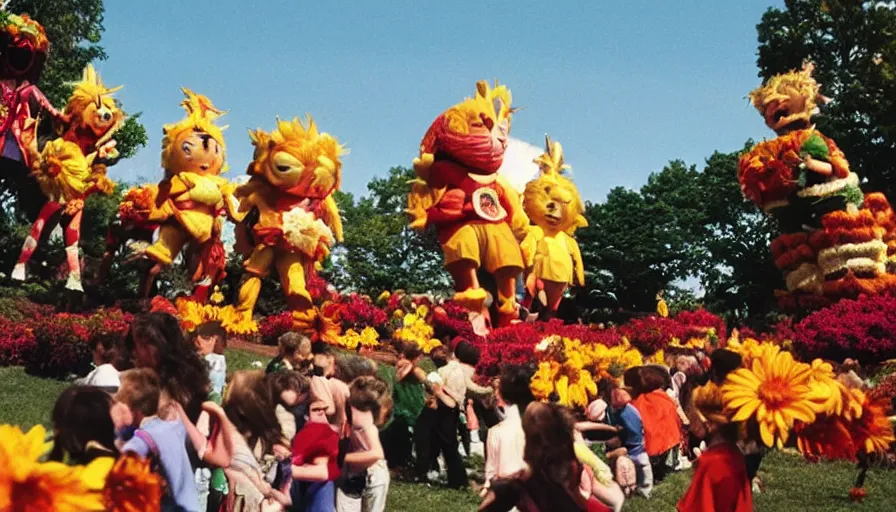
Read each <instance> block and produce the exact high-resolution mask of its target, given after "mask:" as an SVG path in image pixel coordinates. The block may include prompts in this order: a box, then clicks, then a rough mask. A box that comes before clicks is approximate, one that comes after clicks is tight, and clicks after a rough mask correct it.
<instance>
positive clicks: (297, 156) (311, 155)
mask: <svg viewBox="0 0 896 512" xmlns="http://www.w3.org/2000/svg"><path fill="white" fill-rule="evenodd" d="M249 136H250V138H251V139H252V144H253V145H254V146H255V155H254V159H253V161H252V163H251V164H249V170H248V172H249V174H250V175H254V176H259V177H262V178H264V179H265V180H266V181H267V182H268V183H270V184H271V185H273V186H274V187H276V188H278V189H281V190H283V191H285V192H287V193H288V194H291V195H294V196H297V197H308V198H316V199H323V198H325V197H327V196H329V195H330V194H332V193H333V191H334V190H336V189H337V188H338V187H339V184H340V182H341V180H342V162H341V160H340V157H341V156H342V155H343V154H344V152H345V151H344V149H343V148H342V146H340V145H339V143H338V142H337V141H336V139H335V138H334V137H332V136H331V135H329V134H327V133H319V132H318V130H317V126H316V125H315V124H314V121H313V120H312V119H311V118H310V117H309V118H308V122H307V127H306V126H304V125H303V124H302V122H301V121H300V120H299V119H298V118H296V119H293V120H292V121H280V120H278V121H277V129H276V130H274V131H273V132H272V133H266V132H264V131H262V130H256V131H250V132H249Z"/></svg>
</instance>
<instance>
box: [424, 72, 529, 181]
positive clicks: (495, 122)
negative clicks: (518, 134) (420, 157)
mask: <svg viewBox="0 0 896 512" xmlns="http://www.w3.org/2000/svg"><path fill="white" fill-rule="evenodd" d="M510 104H511V96H510V91H509V90H508V89H507V87H505V86H503V85H497V84H496V86H495V88H494V89H492V88H491V87H489V85H488V83H486V82H479V83H478V84H476V95H475V96H474V97H472V98H467V99H465V100H464V101H463V102H461V103H459V104H457V105H455V106H453V107H451V108H449V109H448V110H446V111H445V112H444V113H443V114H442V115H440V116H439V117H438V118H436V120H435V122H433V124H432V126H430V128H429V131H428V132H427V133H426V135H425V136H424V138H423V142H422V144H421V150H422V153H431V154H433V155H435V156H436V158H437V159H438V158H445V157H447V158H449V159H451V160H454V161H456V162H458V163H460V164H462V165H463V166H465V167H467V168H468V171H469V173H470V175H471V177H473V178H474V179H476V176H477V175H478V176H482V175H486V176H490V175H494V174H495V173H497V171H498V168H500V167H501V163H502V162H503V160H504V150H505V149H506V148H507V137H508V136H509V134H510V116H511V115H512V114H513V109H511V107H510Z"/></svg>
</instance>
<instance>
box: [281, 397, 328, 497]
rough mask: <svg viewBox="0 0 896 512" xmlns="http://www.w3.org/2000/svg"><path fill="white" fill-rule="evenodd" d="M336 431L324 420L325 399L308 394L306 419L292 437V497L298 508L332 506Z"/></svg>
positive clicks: (325, 414)
mask: <svg viewBox="0 0 896 512" xmlns="http://www.w3.org/2000/svg"><path fill="white" fill-rule="evenodd" d="M338 456H339V434H337V433H336V431H334V430H333V429H332V428H331V427H330V423H329V421H327V403H326V401H324V400H323V399H321V398H318V397H313V398H311V403H310V405H309V407H308V421H307V422H306V423H305V426H304V427H302V430H300V431H299V432H298V433H297V434H296V437H295V439H293V441H292V479H293V482H292V500H293V503H297V504H299V506H300V508H301V509H302V510H306V509H307V510H316V511H327V510H329V511H333V510H336V486H335V483H334V482H335V480H336V479H337V478H339V463H338V460H337V458H338Z"/></svg>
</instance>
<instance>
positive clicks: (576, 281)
mask: <svg viewBox="0 0 896 512" xmlns="http://www.w3.org/2000/svg"><path fill="white" fill-rule="evenodd" d="M566 244H567V245H568V246H569V254H570V256H572V267H573V282H572V284H573V285H575V286H585V265H584V264H583V263H582V251H581V250H580V249H579V243H578V242H576V240H575V238H572V237H569V238H568V239H567V240H566Z"/></svg>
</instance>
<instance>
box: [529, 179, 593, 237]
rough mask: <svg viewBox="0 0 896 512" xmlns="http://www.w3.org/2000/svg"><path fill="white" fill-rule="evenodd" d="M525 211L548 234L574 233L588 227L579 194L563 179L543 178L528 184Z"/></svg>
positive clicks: (574, 187) (570, 183) (571, 184)
mask: <svg viewBox="0 0 896 512" xmlns="http://www.w3.org/2000/svg"><path fill="white" fill-rule="evenodd" d="M523 209H524V210H525V211H526V215H528V216H529V219H530V220H531V221H532V222H533V223H534V224H535V225H537V226H540V227H541V228H543V229H544V230H545V231H557V232H559V231H565V232H567V233H569V234H572V232H573V231H575V229H576V228H578V227H581V226H584V225H586V224H587V223H586V222H585V217H584V216H583V215H582V214H583V213H584V211H585V209H584V207H583V205H582V199H581V198H580V197H579V191H578V190H577V189H576V186H575V185H573V183H572V182H571V181H569V180H568V179H566V178H564V177H563V176H554V175H542V176H540V177H538V178H536V179H535V180H533V181H530V182H529V183H527V184H526V191H525V193H524V194H523Z"/></svg>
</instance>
